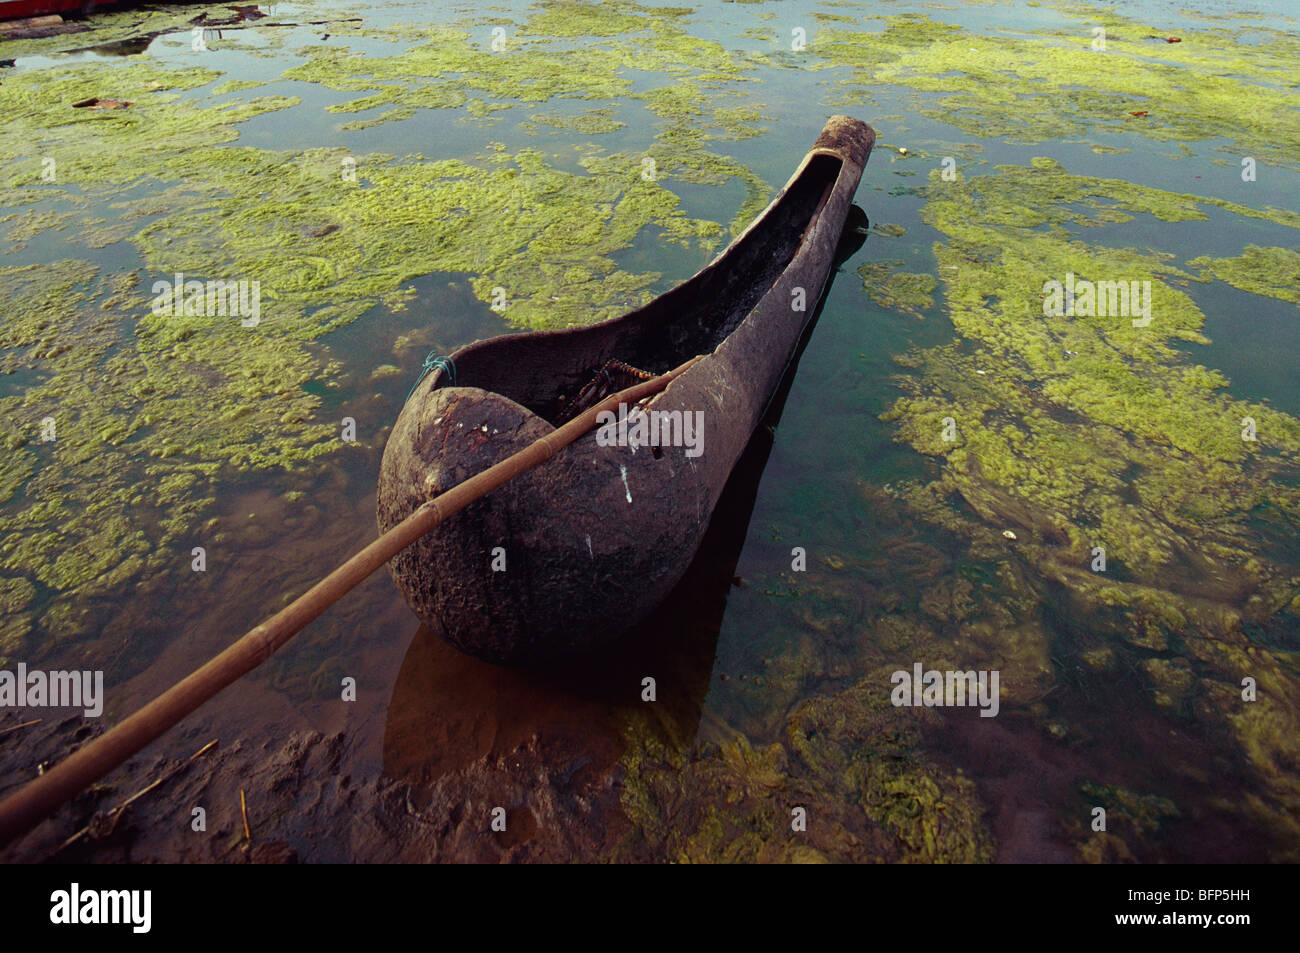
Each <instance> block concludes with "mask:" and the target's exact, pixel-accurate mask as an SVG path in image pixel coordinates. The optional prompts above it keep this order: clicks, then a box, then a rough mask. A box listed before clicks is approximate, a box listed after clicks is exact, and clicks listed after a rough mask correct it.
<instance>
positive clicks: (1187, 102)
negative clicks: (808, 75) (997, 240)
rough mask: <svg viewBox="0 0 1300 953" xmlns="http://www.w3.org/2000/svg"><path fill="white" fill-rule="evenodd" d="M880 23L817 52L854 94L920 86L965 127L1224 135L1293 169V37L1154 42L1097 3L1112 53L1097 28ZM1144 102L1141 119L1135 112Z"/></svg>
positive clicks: (1026, 132)
mask: <svg viewBox="0 0 1300 953" xmlns="http://www.w3.org/2000/svg"><path fill="white" fill-rule="evenodd" d="M882 19H883V21H884V29H883V30H881V31H879V32H850V31H848V30H839V29H828V30H823V31H822V32H821V33H819V34H818V37H817V42H816V43H815V44H814V45H813V46H812V47H810V52H811V53H813V54H814V55H815V56H817V57H819V58H821V59H822V60H823V61H824V62H826V63H828V64H830V65H834V66H847V67H850V68H852V69H853V70H854V73H853V76H852V77H851V78H849V79H846V80H844V81H843V82H844V84H845V85H846V86H847V87H849V89H850V91H851V92H850V94H852V92H853V91H857V92H866V91H869V90H870V89H871V88H872V87H875V86H881V85H894V86H903V87H906V88H908V89H911V90H914V91H916V92H917V93H921V94H928V95H926V96H925V97H924V98H918V99H917V101H916V103H915V107H916V109H917V111H918V112H920V113H921V114H922V115H925V116H927V117H929V118H931V119H936V120H939V121H942V122H946V123H949V124H950V125H952V126H955V127H957V128H958V129H961V130H963V131H965V132H968V133H971V134H976V135H981V136H992V137H1006V138H1008V139H1012V140H1014V141H1023V142H1042V141H1046V140H1061V139H1070V138H1076V137H1081V136H1088V135H1097V134H1099V133H1103V132H1124V133H1131V132H1138V133H1140V134H1141V135H1144V136H1147V137H1149V138H1152V139H1156V140H1165V141H1171V142H1180V143H1195V142H1204V141H1209V140H1213V139H1218V138H1223V139H1226V140H1228V141H1229V142H1231V143H1233V144H1234V151H1235V150H1240V151H1242V152H1247V153H1249V154H1250V155H1252V156H1256V157H1259V158H1262V159H1265V160H1266V161H1269V162H1273V163H1275V164H1278V165H1283V166H1289V167H1295V164H1296V159H1295V157H1294V155H1293V154H1292V150H1291V149H1290V148H1289V146H1288V145H1287V143H1291V142H1295V141H1297V139H1300V111H1298V110H1297V109H1296V108H1295V102H1294V96H1292V95H1291V93H1290V92H1289V91H1288V87H1289V86H1293V85H1294V84H1295V82H1296V79H1295V63H1296V58H1295V55H1294V39H1293V38H1291V37H1289V36H1288V35H1286V34H1284V33H1281V32H1278V31H1264V38H1262V39H1260V38H1254V39H1248V38H1247V37H1245V36H1244V35H1240V34H1236V33H1233V32H1231V31H1225V30H1223V29H1221V28H1219V27H1213V28H1206V29H1204V30H1187V31H1183V34H1182V35H1183V42H1182V43H1178V44H1156V45H1153V44H1150V43H1147V42H1146V41H1145V40H1143V39H1142V37H1143V36H1145V35H1146V34H1147V33H1149V32H1151V28H1149V27H1145V26H1143V25H1141V24H1140V23H1138V22H1137V21H1133V20H1129V19H1126V18H1124V17H1122V16H1120V15H1119V14H1116V13H1115V12H1114V11H1100V12H1099V11H1091V12H1090V13H1089V14H1088V15H1087V19H1088V21H1089V23H1090V24H1093V23H1096V24H1100V25H1102V26H1104V27H1105V28H1106V30H1107V46H1106V50H1105V51H1104V52H1100V51H1095V50H1093V49H1091V48H1090V47H1091V43H1092V35H1091V32H1090V30H1088V29H1086V28H1080V29H1078V30H1077V31H1069V32H1067V31H1063V30H1054V31H1045V32H1042V33H1038V34H1024V35H1021V36H991V35H984V34H981V33H977V32H973V31H971V30H966V29H963V28H961V27H958V26H955V25H952V24H948V23H943V22H941V21H938V20H933V19H930V18H929V17H925V16H920V15H916V14H908V15H901V16H890V17H884V18H882ZM1140 111H1146V112H1147V113H1148V115H1147V116H1145V117H1141V118H1137V117H1134V116H1132V115H1131V113H1133V112H1140Z"/></svg>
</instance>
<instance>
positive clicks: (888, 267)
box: [858, 258, 938, 318]
mask: <svg viewBox="0 0 1300 953" xmlns="http://www.w3.org/2000/svg"><path fill="white" fill-rule="evenodd" d="M902 265H903V262H902V260H901V259H898V258H893V259H886V260H884V261H872V262H867V263H866V264H865V265H863V266H862V267H861V268H859V269H858V275H859V276H860V277H861V278H862V286H863V287H864V288H865V289H866V292H867V294H868V295H869V296H870V298H871V300H872V301H874V302H876V304H878V305H880V306H881V307H882V308H886V309H888V310H891V311H901V312H903V313H904V314H910V315H913V316H915V317H918V318H919V317H921V316H922V314H923V313H924V312H926V311H929V310H930V309H932V308H933V307H934V289H935V288H936V287H938V282H937V281H936V280H935V278H934V276H933V275H927V274H917V273H913V272H907V271H900V270H899V269H900V268H901V267H902Z"/></svg>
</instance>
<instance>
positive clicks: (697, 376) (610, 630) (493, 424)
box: [378, 117, 875, 662]
mask: <svg viewBox="0 0 1300 953" xmlns="http://www.w3.org/2000/svg"><path fill="white" fill-rule="evenodd" d="M874 141H875V133H874V132H873V131H872V129H871V127H870V126H868V125H866V124H865V123H861V122H858V121H856V120H853V119H848V118H846V117H834V118H832V119H831V120H830V121H829V122H828V123H827V125H826V128H825V129H824V130H823V131H822V134H821V136H819V137H818V139H817V141H816V143H814V145H813V148H812V150H811V151H809V153H808V155H807V156H805V157H804V160H803V162H802V163H800V165H799V168H798V169H797V170H796V171H795V173H794V175H793V176H792V177H791V178H790V181H789V182H788V183H786V186H785V188H784V189H782V190H781V192H780V193H779V194H778V195H777V197H776V198H775V199H774V200H773V201H772V203H771V204H770V205H769V206H768V207H767V209H766V210H765V211H764V212H763V214H762V215H760V216H759V217H758V218H757V219H756V220H755V221H754V222H753V223H752V224H751V225H750V226H749V227H748V228H747V229H746V230H745V231H744V233H743V234H741V235H740V236H739V237H738V238H737V239H736V240H735V241H734V242H732V244H731V245H730V246H728V248H727V249H726V250H725V251H724V252H723V253H722V254H721V255H719V256H718V258H717V259H715V260H714V261H713V262H712V263H711V264H709V265H708V266H707V267H705V268H704V270H703V271H701V272H700V273H699V274H697V275H695V276H694V277H693V278H691V279H689V280H688V281H686V282H685V283H683V284H681V285H679V286H678V287H676V288H674V289H673V290H672V291H669V292H667V293H666V294H663V295H661V296H660V297H658V298H656V299H655V300H654V301H652V302H650V303H649V304H647V305H645V306H644V307H642V308H640V309H638V310H636V311H633V312H631V313H629V314H625V315H623V316H622V317H619V318H615V319H613V320H610V321H606V322H604V323H602V324H598V325H593V326H591V327H587V328H573V329H567V330H563V331H543V332H536V333H531V334H516V335H505V336H502V337H497V338H492V339H490V340H487V341H480V342H477V343H475V344H471V345H468V346H466V347H463V348H461V349H460V350H459V351H457V352H456V353H455V354H453V355H452V356H451V357H452V362H453V363H454V370H453V368H452V367H444V368H443V369H440V370H438V371H435V372H434V373H432V374H430V375H429V376H428V377H427V378H426V379H425V380H423V381H422V382H421V383H420V385H419V386H418V387H417V388H416V389H415V391H414V393H413V394H412V395H411V397H410V399H409V400H408V401H407V403H406V406H405V407H403V408H402V412H401V414H400V415H399V416H398V419H397V423H396V425H395V426H394V428H393V432H392V434H391V435H390V437H389V440H388V446H387V447H386V449H385V451H384V462H383V467H382V469H381V472H380V479H379V495H378V510H379V528H380V530H381V531H385V530H388V529H389V528H390V527H392V526H394V525H395V524H397V523H398V522H400V521H401V520H402V519H403V518H405V517H406V516H407V515H409V514H410V513H411V512H412V510H414V509H415V508H416V507H417V506H419V505H420V504H421V503H422V502H424V500H425V499H427V498H428V497H429V496H432V495H434V494H435V493H438V492H441V491H442V490H445V489H447V488H449V487H450V486H452V485H454V484H456V483H459V482H461V481H463V480H465V479H467V478H468V477H470V476H472V475H474V474H475V473H478V472H480V471H482V470H484V469H486V468H487V467H489V466H491V465H492V464H494V463H496V462H498V461H500V460H502V459H504V458H505V457H507V456H509V455H510V454H512V453H514V452H516V451H517V450H519V449H520V448H522V447H524V446H526V445H527V444H530V443H532V442H533V441H535V440H537V439H538V438H539V437H541V436H544V435H545V434H547V433H549V432H551V431H552V430H553V429H554V427H555V425H556V424H557V423H558V422H562V421H563V420H564V419H567V418H568V417H570V416H572V415H574V414H575V413H577V412H578V411H579V410H581V409H582V408H584V407H586V406H590V405H591V404H592V403H594V402H595V401H596V400H598V399H599V398H600V397H601V396H603V395H604V394H605V393H606V392H607V391H612V390H619V389H621V388H622V387H624V386H626V385H627V384H628V383H631V382H632V381H633V380H634V379H635V376H636V375H638V374H639V373H645V372H648V373H653V374H658V373H663V372H664V371H667V370H668V369H670V368H673V367H676V366H677V365H679V364H680V363H682V362H683V361H684V360H686V359H688V358H690V357H691V356H692V355H697V354H700V355H705V356H704V357H703V359H701V360H700V361H698V362H696V363H695V364H694V365H693V366H692V367H691V368H690V369H689V370H687V371H686V372H685V373H683V374H682V375H681V376H680V377H678V378H677V379H675V380H673V381H672V382H671V383H670V384H669V385H668V387H667V388H666V389H664V390H663V391H662V392H661V393H659V394H658V395H656V396H654V397H653V398H651V399H650V400H649V402H648V404H647V406H645V407H644V408H643V409H642V412H641V413H640V414H636V413H631V414H626V415H620V420H619V421H618V422H617V424H616V425H613V426H605V427H600V428H598V429H597V430H596V431H595V432H593V433H590V434H588V435H587V436H585V437H583V438H581V439H580V440H578V441H577V442H575V443H573V444H571V445H569V446H567V447H565V448H563V449H562V450H560V451H559V452H558V453H557V454H556V455H555V456H554V457H553V458H551V459H550V460H549V461H548V462H547V463H545V464H543V465H542V466H540V467H537V468H536V469H534V470H531V471H529V472H526V473H524V474H522V475H520V476H518V477H516V478H515V479H513V480H511V481H510V482H509V483H507V484H506V485H504V486H502V487H501V488H500V489H498V490H496V491H495V492H493V493H491V494H490V495H488V496H487V497H484V498H483V499H481V500H479V501H477V502H475V503H473V504H472V505H470V506H469V507H467V508H466V509H465V510H464V511H462V512H460V513H458V514H457V515H455V516H454V517H452V518H451V519H450V520H448V521H447V522H446V523H445V524H443V525H441V526H439V527H438V528H437V529H436V530H434V531H433V532H431V533H429V534H428V535H426V536H424V537H423V538H421V539H420V540H418V541H417V542H416V543H415V544H414V545H412V546H410V547H409V548H407V549H406V550H405V551H404V552H402V553H401V554H400V555H398V556H396V557H395V558H393V560H392V561H391V562H390V563H389V567H390V570H391V571H392V573H393V576H394V579H395V580H396V581H397V584H398V587H399V588H400V589H401V590H402V593H403V594H404V595H405V596H406V599H407V601H408V602H409V603H410V605H411V607H412V608H413V609H414V610H415V612H416V614H417V615H418V616H420V618H421V619H422V620H424V621H425V622H426V623H427V624H428V625H429V626H430V628H431V629H433V630H434V631H435V632H437V633H438V634H439V635H440V636H442V637H443V638H444V639H446V640H447V641H448V642H450V643H451V644H453V645H455V646H456V647H458V648H460V649H462V650H464V651H466V652H469V653H470V654H472V655H477V656H479V657H481V658H485V659H488V660H491V661H501V662H528V661H536V660H539V659H543V658H548V657H554V656H557V655H562V654H565V653H567V652H571V651H574V650H578V649H582V648H585V647H588V646H591V645H593V644H596V643H598V642H602V641H606V640H608V639H610V638H612V637H613V636H615V635H617V634H618V633H620V632H621V631H623V630H624V629H626V628H628V627H629V626H630V625H632V624H633V623H635V622H637V621H638V620H640V619H641V618H643V617H644V616H646V615H647V614H648V613H649V612H650V610H652V609H653V608H654V607H655V606H656V605H657V604H658V603H659V602H660V601H661V600H662V599H663V598H664V597H665V596H666V595H667V594H668V593H669V591H671V590H672V588H673V586H674V585H675V584H676V583H677V582H678V580H680V579H681V577H682V575H683V574H684V573H685V571H686V569H687V567H688V566H689V565H690V562H691V558H692V556H693V555H694V553H695V551H696V549H697V548H698V547H699V545H700V540H701V538H702V537H703V535H704V531H705V529H706V528H707V526H708V523H709V518H710V515H711V514H712V512H713V508H714V505H715V504H716V503H717V500H718V496H719V495H720V494H721V492H722V488H723V486H724V485H725V484H726V482H727V476H728V474H729V473H730V472H731V470H732V467H733V466H734V465H735V463H736V460H737V458H738V457H739V456H740V453H741V451H742V450H743V449H744V447H745V445H746V443H747V442H748V440H749V436H750V434H751V433H752V432H753V429H754V426H755V424H756V423H757V421H758V420H759V418H760V416H761V415H762V413H763V410H764V408H765V407H766V405H767V403H768V401H769V399H770V398H771V396H772V394H773V392H774V390H775V389H776V386H777V384H778V382H779V381H780V379H781V375H782V372H783V371H784V370H785V368H786V366H787V364H788V363H789V361H790V359H791V356H792V354H793V352H794V349H795V347H796V345H797V343H798V341H799V337H800V332H801V331H802V330H803V327H804V325H805V323H806V322H807V320H808V318H809V316H810V315H811V314H812V313H813V311H814V310H815V308H816V306H817V303H818V300H819V299H820V297H821V294H822V291H823V289H824V288H825V286H826V283H827V279H828V277H829V275H830V273H831V270H832V268H833V266H834V256H835V251H836V247H837V245H838V242H839V238H840V234H841V230H842V228H843V226H844V222H845V218H846V216H847V214H848V211H849V208H850V206H851V203H852V199H853V194H854V192H855V191H856V189H857V185H858V181H859V179H860V177H861V175H862V169H863V166H864V165H865V164H866V161H867V157H868V156H869V155H870V153H871V146H872V144H873V142H874ZM651 412H653V413H651ZM691 424H695V425H698V427H697V426H690V425H691ZM647 438H648V439H649V440H650V441H651V442H652V443H656V442H657V443H659V444H660V445H658V446H648V445H646V444H645V439H647ZM656 438H657V439H656ZM637 442H640V443H641V445H640V446H639V447H635V446H633V444H634V443H637Z"/></svg>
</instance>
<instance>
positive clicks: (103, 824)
mask: <svg viewBox="0 0 1300 953" xmlns="http://www.w3.org/2000/svg"><path fill="white" fill-rule="evenodd" d="M19 727H22V726H21V725H20V726H19ZM216 746H217V741H216V740H213V741H209V742H208V743H207V744H205V745H204V746H203V747H202V748H200V749H199V750H198V751H196V752H194V754H192V755H190V757H189V760H187V761H182V762H181V763H180V764H178V765H176V767H174V768H172V769H171V770H170V771H168V772H167V773H166V774H164V775H163V776H162V777H161V778H159V779H158V780H157V781H155V782H153V784H150V785H149V786H148V787H144V788H141V789H140V790H139V791H137V792H135V793H134V794H132V795H131V796H130V797H129V798H127V799H126V800H125V801H123V802H122V803H121V804H119V805H118V806H117V807H115V808H113V809H112V810H111V811H109V812H108V813H107V814H104V815H99V814H96V816H95V817H92V818H91V819H90V823H89V824H87V825H86V826H85V827H83V828H82V829H81V830H79V831H77V833H75V834H73V835H72V836H71V837H69V838H68V839H67V840H65V841H64V842H63V843H62V844H60V845H59V849H58V850H56V851H55V852H54V853H56V854H58V853H61V852H63V851H65V850H67V849H68V848H69V847H71V846H72V845H73V844H75V843H76V842H77V841H79V840H81V838H83V837H85V836H86V835H87V834H89V833H90V832H91V828H94V829H95V836H96V837H106V836H107V835H109V834H111V833H112V832H113V828H115V827H117V822H118V821H119V820H120V819H121V817H122V812H123V811H125V810H126V809H127V808H128V807H130V806H131V805H132V804H134V803H135V802H136V801H138V800H139V799H140V798H142V797H144V796H145V795H146V794H148V793H149V792H150V791H152V790H153V789H154V788H156V787H158V786H159V785H160V784H163V783H164V782H166V781H170V780H171V779H172V778H174V777H176V775H178V774H180V773H181V772H182V771H184V770H185V769H186V768H188V767H189V766H190V765H191V764H193V763H194V761H195V760H197V759H198V758H199V757H200V756H202V755H205V754H207V753H208V752H209V751H210V750H211V749H213V748H215V747H216Z"/></svg>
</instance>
